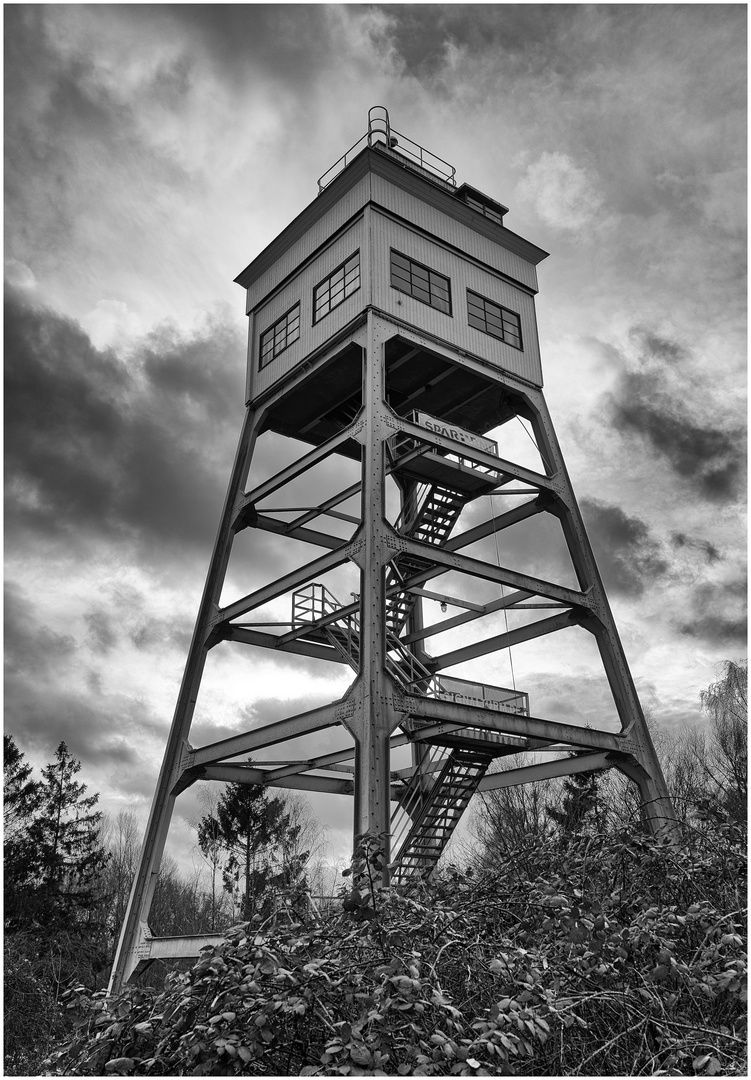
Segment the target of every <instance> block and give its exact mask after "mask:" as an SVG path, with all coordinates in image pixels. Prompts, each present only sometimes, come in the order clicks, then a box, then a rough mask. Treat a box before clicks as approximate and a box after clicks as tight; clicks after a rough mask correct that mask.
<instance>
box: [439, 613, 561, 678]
mask: <svg viewBox="0 0 751 1080" xmlns="http://www.w3.org/2000/svg"><path fill="white" fill-rule="evenodd" d="M577 625H578V620H577V618H576V613H575V612H573V611H564V612H561V614H560V615H552V616H551V617H550V618H549V619H539V620H538V621H537V622H531V623H528V624H527V625H526V626H519V627H517V628H516V629H515V630H507V631H506V633H504V634H495V635H494V636H493V637H489V638H485V640H484V641H475V642H474V643H473V644H472V645H466V646H465V647H464V648H462V649H454V650H453V651H452V652H447V653H442V654H441V655H440V656H433V657H431V658H430V660H429V661H428V667H429V668H430V670H431V671H442V670H443V669H444V668H447V667H453V666H454V665H455V664H463V663H464V662H465V661H466V660H474V659H475V658H476V657H478V656H486V655H487V653H490V652H498V651H499V650H500V649H508V648H510V647H511V646H512V645H521V644H522V642H524V641H533V640H534V639H535V638H538V637H543V636H544V635H545V634H552V633H554V631H556V630H563V629H564V628H565V627H568V626H577Z"/></svg>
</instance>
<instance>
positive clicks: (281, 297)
mask: <svg viewBox="0 0 751 1080" xmlns="http://www.w3.org/2000/svg"><path fill="white" fill-rule="evenodd" d="M363 239H364V226H363V218H362V216H360V218H359V219H358V220H357V221H356V222H355V223H354V224H353V225H352V226H351V227H350V228H349V229H347V230H346V231H345V232H344V233H342V235H341V236H339V237H337V239H336V240H335V241H334V242H333V243H332V244H330V245H329V246H328V247H327V248H325V249H324V250H323V251H322V252H321V253H320V254H319V255H318V256H317V257H316V258H315V259H313V260H311V262H309V263H308V264H307V266H305V268H304V269H303V270H302V271H301V272H300V273H299V274H296V275H295V276H294V277H293V278H292V279H291V280H290V281H288V282H287V284H286V285H284V287H283V288H281V289H279V290H278V291H277V292H275V293H273V294H272V296H271V297H270V298H269V299H268V300H267V301H266V302H265V303H262V304H261V305H260V307H259V308H258V309H257V311H256V312H255V318H254V319H253V320H252V321H251V325H252V327H253V329H252V331H251V332H252V335H253V340H252V342H251V346H250V349H249V362H250V396H251V398H254V397H256V396H257V395H258V394H260V393H262V392H263V391H264V390H267V389H268V388H269V387H270V386H271V385H272V384H273V383H275V382H276V380H277V379H279V378H281V376H282V375H285V374H286V373H287V372H288V371H291V369H292V368H293V367H295V366H296V365H297V364H299V363H300V361H301V360H303V359H304V358H305V357H306V356H307V355H308V354H309V353H311V352H312V351H313V350H314V349H317V348H318V347H319V346H320V345H323V343H324V342H325V341H327V340H328V338H330V337H331V336H332V335H333V334H335V333H337V331H339V330H341V328H342V327H343V326H346V324H347V323H348V322H349V321H350V320H351V319H353V318H354V317H355V315H356V314H357V313H358V312H359V311H360V310H362V308H364V307H366V306H367V304H368V300H367V299H366V297H367V296H368V290H369V283H368V276H369V275H368V266H367V257H366V252H365V249H364V245H363ZM316 246H318V245H316ZM358 249H359V250H360V289H359V290H358V291H357V292H354V293H352V295H351V296H348V297H347V299H346V300H344V301H343V302H342V303H341V304H339V306H338V307H335V308H334V309H333V311H331V312H329V314H328V315H325V316H324V317H323V318H322V319H320V320H319V321H318V322H317V323H315V324H314V323H313V289H314V288H315V287H316V285H318V284H319V282H320V281H321V280H322V279H323V278H325V277H327V276H328V275H329V274H330V273H331V272H332V271H333V270H335V269H336V267H337V266H339V265H340V264H341V263H343V262H344V260H345V259H348V258H349V256H350V255H352V254H354V252H355V251H357V250H358ZM298 301H299V302H300V337H299V338H298V339H297V341H294V342H293V343H292V344H291V345H289V346H288V347H287V348H286V349H285V350H284V351H283V352H281V353H280V354H279V355H278V356H277V357H276V359H274V360H272V361H271V362H270V363H268V364H266V366H265V367H263V368H262V369H261V370H259V368H258V362H259V341H260V337H261V334H262V333H263V331H264V330H266V329H267V328H268V327H269V326H272V325H273V324H274V323H275V322H276V320H277V319H279V318H280V317H281V316H282V315H284V313H285V312H286V311H288V310H289V308H291V307H292V305H293V304H295V303H297V302H298Z"/></svg>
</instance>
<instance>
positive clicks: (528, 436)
mask: <svg viewBox="0 0 751 1080" xmlns="http://www.w3.org/2000/svg"><path fill="white" fill-rule="evenodd" d="M516 419H517V420H518V421H519V423H520V424H521V429H522V431H523V432H524V433H525V434H526V436H527V438H528V439H529V441H530V442H531V443H532V445H533V446H534V448H535V450H536V451H537V453H538V454H539V455H540V458H541V460H542V463H543V465H544V466H545V468H546V469H547V470H548V472H551V473H552V471H553V470H552V468H551V466H550V462H549V461H548V459H547V458H546V457H545V455H544V454H543V452H542V450H541V449H540V447H539V446H538V445H537V442H536V441H535V438H534V436H533V435H532V433H531V432H530V431H529V429H528V428H527V427H526V425H525V424H524V423H523V422H522V418H521V416H519V414H518V413H517V414H516Z"/></svg>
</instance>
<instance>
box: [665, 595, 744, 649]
mask: <svg viewBox="0 0 751 1080" xmlns="http://www.w3.org/2000/svg"><path fill="white" fill-rule="evenodd" d="M747 588H748V582H747V581H746V579H745V577H744V578H738V579H737V580H736V581H733V582H721V583H719V584H716V583H712V582H705V583H704V584H703V585H699V586H697V588H696V589H694V591H693V594H692V596H691V606H692V608H693V613H692V615H691V617H690V618H689V619H686V620H684V621H683V622H681V623H679V624H678V626H677V629H678V631H679V632H680V633H681V634H684V635H685V636H686V637H692V638H700V639H701V640H703V641H706V642H710V643H712V644H713V645H717V646H724V647H726V648H745V646H746V640H747V633H748V621H747V615H746V595H747Z"/></svg>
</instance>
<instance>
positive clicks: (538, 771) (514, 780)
mask: <svg viewBox="0 0 751 1080" xmlns="http://www.w3.org/2000/svg"><path fill="white" fill-rule="evenodd" d="M614 765H615V762H614V761H613V759H612V758H611V756H610V755H609V754H608V753H606V752H600V753H596V754H582V755H581V756H578V755H577V757H569V758H562V759H561V760H559V761H541V762H539V763H538V764H536V765H523V766H522V767H521V768H519V769H506V770H504V771H503V772H499V773H491V774H490V775H486V776H484V777H483V779H482V780H481V781H480V784H479V787H478V791H497V790H498V789H499V788H506V787H516V786H517V785H518V784H531V783H533V782H534V781H536V780H551V779H552V778H553V777H556V776H571V775H572V773H580V772H589V771H590V770H593V769H612V768H613V766H614Z"/></svg>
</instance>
